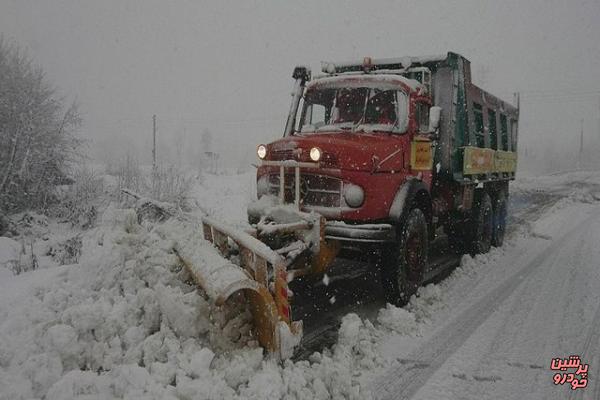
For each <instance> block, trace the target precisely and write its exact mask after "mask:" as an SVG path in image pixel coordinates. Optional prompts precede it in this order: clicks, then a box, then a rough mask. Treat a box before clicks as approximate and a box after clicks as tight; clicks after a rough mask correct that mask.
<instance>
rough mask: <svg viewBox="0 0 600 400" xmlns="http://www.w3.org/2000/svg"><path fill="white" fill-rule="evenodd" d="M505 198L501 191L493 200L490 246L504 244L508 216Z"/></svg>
mask: <svg viewBox="0 0 600 400" xmlns="http://www.w3.org/2000/svg"><path fill="white" fill-rule="evenodd" d="M507 197H508V196H507V195H506V192H505V191H504V190H501V191H500V192H498V194H497V195H496V198H495V199H494V230H493V232H492V246H494V247H501V246H502V244H503V243H504V234H505V232H506V217H507V215H508V198H507Z"/></svg>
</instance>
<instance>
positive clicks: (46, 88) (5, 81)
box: [0, 36, 80, 212]
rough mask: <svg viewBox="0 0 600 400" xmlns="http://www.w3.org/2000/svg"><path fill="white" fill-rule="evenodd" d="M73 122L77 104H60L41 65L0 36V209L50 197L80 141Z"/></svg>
mask: <svg viewBox="0 0 600 400" xmlns="http://www.w3.org/2000/svg"><path fill="white" fill-rule="evenodd" d="M79 124H80V117H79V113H78V111H77V106H76V105H75V104H72V105H70V106H66V105H65V103H64V100H63V99H62V98H60V97H58V95H57V93H56V90H55V89H54V88H53V87H52V86H51V85H50V84H49V83H48V82H47V80H46V78H45V76H44V73H43V71H42V69H41V68H39V67H36V66H34V64H33V63H32V61H31V59H30V58H29V57H28V56H27V54H25V53H24V52H23V51H22V50H21V49H20V48H19V46H18V45H16V44H14V43H9V42H7V41H6V40H5V39H4V38H2V37H1V36H0V211H3V212H11V211H18V210H22V209H25V208H43V207H46V206H47V205H48V204H49V203H51V202H52V200H53V199H54V189H55V187H56V186H57V185H59V184H61V183H64V182H65V180H66V170H67V167H68V165H69V162H70V161H72V160H73V159H74V156H75V154H76V150H77V147H78V145H79V144H80V140H79V139H77V138H76V137H75V136H74V133H75V130H76V128H77V127H78V126H79Z"/></svg>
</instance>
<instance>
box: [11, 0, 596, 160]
mask: <svg viewBox="0 0 600 400" xmlns="http://www.w3.org/2000/svg"><path fill="white" fill-rule="evenodd" d="M0 31H1V32H2V33H3V34H4V36H5V37H7V38H9V39H12V40H15V41H16V42H18V43H19V44H20V45H22V46H23V47H25V48H26V49H27V50H28V52H29V54H30V55H31V57H32V58H34V60H35V61H36V62H37V63H38V64H40V65H41V66H42V67H43V68H44V70H45V71H46V73H47V76H48V78H49V80H50V81H52V82H53V83H54V84H55V85H56V86H57V87H58V88H59V89H60V91H61V93H63V94H64V95H65V96H67V98H69V99H77V101H78V102H79V103H80V105H81V110H82V113H83V117H84V121H85V122H84V126H83V129H82V134H83V135H84V136H86V137H87V138H90V139H91V142H90V143H91V144H90V146H91V149H92V154H94V155H95V156H97V158H98V159H99V161H104V160H105V159H108V158H110V157H113V156H116V155H117V154H121V153H123V152H124V151H126V150H127V149H132V148H136V149H138V150H139V151H141V152H142V153H141V154H143V158H144V160H146V161H147V160H149V159H150V152H149V149H150V141H151V128H152V114H157V116H158V121H159V133H160V138H161V140H162V141H165V140H166V139H170V140H176V138H180V139H179V140H180V141H183V143H184V144H185V146H184V147H185V151H186V152H187V154H190V152H193V151H194V148H197V146H196V142H195V141H194V138H195V137H196V138H197V137H199V136H200V135H201V133H202V131H203V129H206V128H208V129H210V131H211V132H212V133H213V136H214V146H215V150H219V151H221V152H223V154H224V156H225V157H226V158H227V159H230V160H232V161H231V162H232V163H250V162H252V161H254V159H253V156H252V153H253V152H254V149H255V145H256V144H257V143H259V142H263V141H269V140H272V139H275V138H277V137H279V136H281V134H282V131H283V126H284V121H285V116H286V115H285V114H286V112H287V109H288V107H289V101H290V96H289V93H290V89H291V86H292V79H291V72H292V69H293V67H294V66H295V65H296V64H309V65H311V66H313V69H316V68H317V66H318V62H319V61H321V60H346V59H352V58H362V57H363V56H373V57H395V56H402V55H407V54H408V55H424V54H439V53H445V52H447V51H448V50H452V51H456V52H459V53H461V54H463V55H464V56H466V57H467V58H468V59H470V60H471V62H472V69H473V75H474V80H475V83H480V84H482V86H483V87H484V88H486V89H488V90H489V91H491V92H492V93H494V94H497V95H499V96H500V97H503V98H505V99H506V100H511V99H512V95H511V93H512V92H515V91H520V92H521V93H522V114H521V129H520V134H521V139H522V141H521V145H522V148H525V147H527V148H534V149H536V150H539V151H546V152H549V151H551V150H552V149H554V150H557V151H560V152H563V150H564V152H563V153H567V152H568V153H569V154H573V155H576V154H577V153H576V150H577V148H578V140H579V123H580V119H581V118H584V119H585V130H586V135H589V141H590V142H589V143H590V145H591V144H593V142H592V137H593V140H595V141H596V143H599V142H600V122H599V121H598V115H599V112H600V50H599V48H600V45H599V44H598V41H599V40H600V2H598V1H597V0H595V1H523V0H520V1H518V0H503V1H481V0H473V1H444V2H442V1H434V2H431V1H423V0H420V1H381V2H374V1H339V2H334V1H327V2H325V1H306V0H304V1H294V2H291V1H289V2H288V1H239V2H237V1H236V2H233V1H211V2H208V1H175V0H173V1H148V0H144V1H123V0H111V1H109V0H102V1H99V0H98V1H80V0H79V1H77V0H73V1H50V0H48V1H27V0H0ZM182 138H183V139H182ZM586 140H588V136H586ZM161 146H163V148H164V149H163V155H164V154H165V153H167V150H166V146H165V145H164V142H161ZM160 151H161V149H160V148H159V154H160ZM164 156H165V157H166V155H164ZM236 166H237V165H236Z"/></svg>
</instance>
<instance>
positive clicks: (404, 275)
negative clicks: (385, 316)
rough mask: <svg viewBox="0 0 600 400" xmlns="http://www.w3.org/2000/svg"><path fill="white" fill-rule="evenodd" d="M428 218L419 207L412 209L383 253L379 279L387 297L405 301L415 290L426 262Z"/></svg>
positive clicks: (419, 283) (390, 300) (402, 302)
mask: <svg viewBox="0 0 600 400" xmlns="http://www.w3.org/2000/svg"><path fill="white" fill-rule="evenodd" d="M427 252H428V236H427V219H426V218H425V214H423V211H421V210H420V209H418V208H414V209H412V210H411V211H410V212H409V214H408V216H407V218H406V222H405V223H404V224H403V226H402V227H400V229H399V230H398V240H397V243H396V244H394V245H391V246H389V247H388V248H386V250H385V251H384V253H383V257H382V266H381V267H382V268H381V272H382V283H383V287H384V291H385V296H386V300H387V301H388V302H389V303H391V304H395V305H404V304H406V303H407V302H408V301H409V300H410V297H411V296H412V295H413V294H415V293H416V292H417V289H418V288H419V286H420V285H421V283H422V281H423V272H424V270H425V266H426V265H427Z"/></svg>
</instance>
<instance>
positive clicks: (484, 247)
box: [469, 190, 494, 255]
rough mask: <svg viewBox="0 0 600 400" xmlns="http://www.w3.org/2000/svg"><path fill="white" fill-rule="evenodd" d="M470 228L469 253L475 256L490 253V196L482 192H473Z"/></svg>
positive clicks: (492, 224)
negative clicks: (473, 202)
mask: <svg viewBox="0 0 600 400" xmlns="http://www.w3.org/2000/svg"><path fill="white" fill-rule="evenodd" d="M470 228H471V229H470V240H469V243H470V253H471V254H472V255H475V254H483V253H487V252H488V251H490V247H491V245H492V232H493V230H494V211H493V208H492V200H491V199H490V195H489V194H487V192H485V191H484V190H478V191H477V192H475V204H474V207H473V211H472V215H471V227H470Z"/></svg>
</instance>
